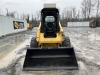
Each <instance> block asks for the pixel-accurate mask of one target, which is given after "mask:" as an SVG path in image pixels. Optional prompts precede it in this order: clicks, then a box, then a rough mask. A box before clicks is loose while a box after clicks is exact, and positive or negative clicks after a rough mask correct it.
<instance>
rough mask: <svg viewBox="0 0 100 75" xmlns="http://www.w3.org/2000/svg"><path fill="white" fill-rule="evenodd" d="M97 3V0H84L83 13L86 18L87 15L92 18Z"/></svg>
mask: <svg viewBox="0 0 100 75" xmlns="http://www.w3.org/2000/svg"><path fill="white" fill-rule="evenodd" d="M95 4H96V2H95V0H83V1H82V13H83V15H84V16H85V18H87V17H88V18H90V16H91V13H92V10H93V8H94V6H95Z"/></svg>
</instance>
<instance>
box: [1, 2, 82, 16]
mask: <svg viewBox="0 0 100 75" xmlns="http://www.w3.org/2000/svg"><path fill="white" fill-rule="evenodd" d="M81 2H82V0H0V11H1V12H3V13H6V12H7V10H6V8H7V9H8V11H16V12H17V13H19V14H23V13H25V14H30V15H31V14H35V13H36V12H37V11H39V10H41V9H42V8H43V4H44V3H56V5H57V7H58V8H59V9H60V10H61V11H62V9H63V8H65V7H70V6H71V7H76V8H77V10H79V9H80V7H81Z"/></svg>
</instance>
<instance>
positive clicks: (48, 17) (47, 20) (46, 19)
mask: <svg viewBox="0 0 100 75" xmlns="http://www.w3.org/2000/svg"><path fill="white" fill-rule="evenodd" d="M54 21H55V17H54V16H46V17H45V22H54Z"/></svg>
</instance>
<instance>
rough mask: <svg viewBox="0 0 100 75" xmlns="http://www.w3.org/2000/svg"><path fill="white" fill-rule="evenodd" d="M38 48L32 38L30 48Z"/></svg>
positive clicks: (34, 39)
mask: <svg viewBox="0 0 100 75" xmlns="http://www.w3.org/2000/svg"><path fill="white" fill-rule="evenodd" d="M36 47H38V42H37V41H36V38H34V37H33V38H32V39H31V42H30V48H36Z"/></svg>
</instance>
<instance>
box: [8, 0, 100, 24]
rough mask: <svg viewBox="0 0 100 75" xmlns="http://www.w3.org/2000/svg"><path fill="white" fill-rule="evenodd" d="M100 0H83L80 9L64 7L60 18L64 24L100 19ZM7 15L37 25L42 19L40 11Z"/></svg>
mask: <svg viewBox="0 0 100 75" xmlns="http://www.w3.org/2000/svg"><path fill="white" fill-rule="evenodd" d="M99 11H100V0H83V1H82V2H81V7H80V9H79V10H77V8H76V7H75V6H72V7H66V8H63V10H62V12H61V14H60V20H61V23H62V24H63V25H66V24H67V22H70V21H71V22H73V21H90V20H93V19H100V12H99ZM6 16H11V17H14V18H20V19H26V20H27V22H29V23H30V24H31V25H34V26H37V25H38V24H39V21H40V11H38V12H36V14H35V16H34V15H29V14H24V13H23V14H22V15H18V13H17V17H16V12H8V9H7V14H6Z"/></svg>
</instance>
